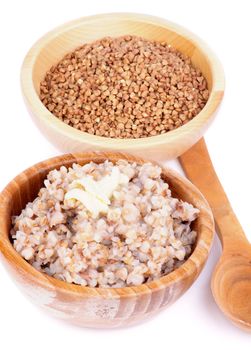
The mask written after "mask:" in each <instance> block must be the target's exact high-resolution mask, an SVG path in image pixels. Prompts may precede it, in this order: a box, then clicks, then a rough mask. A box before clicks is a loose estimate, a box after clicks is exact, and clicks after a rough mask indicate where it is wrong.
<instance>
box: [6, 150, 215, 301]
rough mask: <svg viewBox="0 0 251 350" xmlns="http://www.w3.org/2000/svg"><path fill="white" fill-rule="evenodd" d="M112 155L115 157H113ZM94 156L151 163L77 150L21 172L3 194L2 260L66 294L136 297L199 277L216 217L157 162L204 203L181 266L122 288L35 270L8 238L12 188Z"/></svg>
mask: <svg viewBox="0 0 251 350" xmlns="http://www.w3.org/2000/svg"><path fill="white" fill-rule="evenodd" d="M113 156H114V157H116V158H112V157H113ZM92 159H93V161H94V162H95V161H100V160H101V159H102V160H104V159H108V160H109V159H111V161H115V160H116V159H127V160H128V161H129V162H133V161H135V162H139V163H140V162H141V163H142V162H143V163H147V162H149V160H147V159H144V158H141V157H136V156H132V155H131V154H126V153H121V152H99V151H96V152H78V153H68V154H64V155H60V156H56V157H53V158H49V159H47V160H45V161H42V162H39V163H36V164H35V165H33V166H31V167H29V168H27V169H26V170H24V171H22V172H21V173H19V175H17V176H16V177H15V178H14V179H13V180H11V181H10V182H9V183H8V184H7V186H6V187H5V188H4V189H3V191H2V192H1V193H0V257H1V254H2V256H3V258H4V259H3V262H7V265H8V264H9V265H11V266H12V267H14V268H15V270H16V271H17V272H18V273H19V274H20V273H21V274H23V275H26V276H29V278H30V280H32V283H33V284H35V285H39V286H41V287H44V288H46V289H48V290H51V289H53V290H61V291H63V292H64V293H75V294H78V295H80V296H81V297H83V296H85V297H100V296H102V297H105V298H109V299H117V298H126V297H135V296H136V295H144V294H149V293H151V292H156V291H159V290H161V289H164V288H166V287H170V286H171V285H174V284H176V283H179V282H180V281H181V280H185V279H187V278H189V277H191V276H195V278H197V276H198V275H199V272H200V270H201V268H202V267H203V266H204V264H205V262H206V260H207V258H208V255H209V252H210V249H211V246H212V243H213V237H214V219H213V214H212V211H211V209H210V207H209V205H208V203H207V201H206V199H205V198H204V196H203V195H202V194H201V192H200V191H199V190H198V189H197V188H196V187H195V186H194V185H193V184H192V183H191V182H190V181H189V180H188V179H186V178H185V177H183V176H181V175H180V174H179V173H178V172H176V171H175V170H173V169H170V168H169V167H166V166H163V165H161V164H159V163H157V162H155V161H150V162H151V163H152V164H155V165H158V166H160V167H161V169H162V171H164V172H165V173H166V176H168V174H170V175H171V176H172V177H175V179H176V180H178V182H180V183H182V184H185V186H186V187H187V188H189V190H190V191H193V193H195V194H196V196H197V197H198V198H199V201H200V202H201V204H200V208H199V209H201V210H203V217H202V221H201V223H200V237H199V239H198V240H197V242H196V245H195V247H194V250H193V252H192V254H191V255H190V256H189V258H188V259H187V260H186V261H185V262H184V263H183V264H182V265H181V266H180V267H178V268H177V269H175V270H174V271H172V272H171V273H169V274H167V275H165V276H163V277H161V278H159V279H156V280H153V281H151V282H148V283H144V284H141V285H139V286H127V287H122V288H102V287H86V286H81V285H76V284H73V283H68V282H65V281H61V280H58V279H56V278H54V277H51V276H49V275H47V274H46V273H44V272H40V271H38V270H36V269H35V268H34V267H33V266H32V265H31V264H30V263H29V262H27V261H26V260H25V259H24V258H23V257H22V256H21V255H20V254H19V253H18V252H17V251H16V250H15V249H14V247H13V245H12V243H11V241H10V239H9V230H8V229H7V227H8V223H9V222H10V221H11V218H10V217H9V216H8V208H9V206H10V203H11V200H12V192H13V187H14V188H17V187H19V185H20V184H22V183H24V182H27V179H28V178H29V176H30V175H31V174H34V173H35V174H36V175H37V174H38V175H39V176H40V175H41V173H42V171H45V172H46V173H48V172H49V171H50V170H52V169H55V168H57V169H58V168H59V167H60V166H62V165H65V166H66V167H69V166H71V164H72V163H74V162H78V161H84V160H87V162H88V161H89V162H90V161H91V160H92ZM102 160H101V161H102ZM83 163H84V162H83ZM43 179H44V177H43ZM41 181H42V179H41ZM200 215H201V214H200ZM6 235H8V238H6Z"/></svg>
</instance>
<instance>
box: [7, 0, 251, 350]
mask: <svg viewBox="0 0 251 350" xmlns="http://www.w3.org/2000/svg"><path fill="white" fill-rule="evenodd" d="M248 5H250V1H248V0H247V1H243V0H239V1H219V0H217V1H213V0H210V1H202V0H198V1H196V0H188V1H186V0H184V1H181V0H172V1H170V0H165V1H164V0H163V1H161V0H153V1H147V0H143V1H141V0H138V1H137V0H133V1H130V0H127V1H119V0H114V1H112V0H106V1H101V0H100V1H98V0H90V1H84V0H79V1H75V0H66V1H65V0H60V1H56V0H42V1H25V0H23V1H12V0H9V1H1V4H0V32H1V42H0V43H1V46H0V50H1V52H0V98H1V136H0V152H1V173H0V174H1V175H0V189H2V188H3V187H4V186H5V185H6V184H7V183H8V182H9V181H10V180H11V179H12V178H13V177H14V176H15V175H17V174H18V173H19V172H20V171H22V170H23V169H24V168H26V167H28V166H30V165H32V164H33V163H35V162H38V161H40V160H43V159H46V158H48V157H51V156H55V155H57V154H59V151H58V150H56V149H55V148H54V147H53V146H52V145H50V144H49V143H48V142H47V141H46V140H45V139H44V138H43V137H42V135H40V133H39V131H38V130H37V129H36V127H35V126H34V125H33V123H32V121H31V120H30V117H29V115H28V113H27V111H26V108H25V106H24V104H23V100H22V96H21V93H20V85H19V72H20V65H21V63H22V60H23V57H24V55H25V54H26V52H27V50H28V49H29V48H30V46H31V45H32V44H33V43H34V41H36V40H37V39H38V38H39V37H40V36H41V35H43V34H44V33H45V32H47V31H49V30H50V29H52V28H53V27H55V26H57V25H60V24H62V23H63V22H65V21H68V20H72V19H75V18H78V17H80V16H85V15H92V14H97V13H104V12H119V11H121V12H122V11H126V12H139V13H140V12H142V13H146V14H151V15H156V16H162V17H165V18H167V19H169V20H171V21H173V22H177V23H179V24H181V25H183V26H185V27H187V28H188V29H190V30H192V31H193V32H195V33H196V34H198V35H199V36H200V37H201V38H203V39H204V40H205V41H206V42H207V43H208V44H209V45H210V46H211V48H212V49H213V50H214V51H215V52H216V53H217V55H218V57H219V59H220V60H221V61H222V63H223V66H224V70H225V74H226V93H225V98H224V102H223V104H222V107H221V109H220V112H219V113H218V116H217V118H216V120H215V122H214V123H213V125H212V126H211V128H210V130H209V131H208V132H207V134H206V141H207V143H208V148H209V151H210V154H211V157H212V159H213V162H214V165H215V167H216V169H217V172H218V175H219V177H220V179H221V181H222V183H223V185H224V187H225V190H226V192H227V193H228V196H229V198H230V200H231V203H232V206H233V208H234V210H235V212H236V214H237V216H238V217H239V219H240V222H241V223H242V225H243V228H244V230H245V232H246V233H247V236H248V237H249V240H250V241H251V229H250V201H249V198H250V196H251V185H250V179H251V170H250V164H249V163H250V150H251V134H250V131H251V130H250V129H251V122H250V119H251V108H250V105H251V84H250V82H251V49H250V46H251V19H250V14H251V11H250V9H249V6H248ZM169 164H170V166H173V167H175V168H178V167H177V162H176V161H172V162H170V163H169ZM219 255H220V245H219V243H218V240H216V241H215V243H214V247H213V249H212V253H211V255H210V258H209V261H208V263H207V265H206V267H205V269H204V270H203V272H202V274H201V275H200V277H199V279H198V280H197V282H196V283H194V285H193V286H192V287H191V289H190V290H189V291H188V292H187V293H186V294H185V295H184V296H183V297H182V298H181V299H179V300H178V301H177V302H176V303H175V304H174V305H173V306H172V307H170V308H169V309H167V310H165V311H164V312H162V313H161V314H159V315H158V316H156V317H155V318H154V319H152V320H150V321H148V322H147V323H144V324H141V325H139V326H136V327H132V328H128V329H120V330H112V331H104V330H102V331H95V330H89V329H80V328H76V327H72V326H69V325H67V324H64V323H63V322H61V321H58V320H56V319H53V318H50V317H48V316H47V315H45V314H43V313H42V312H41V311H40V310H38V309H37V308H36V307H34V306H33V305H31V304H30V303H29V302H28V301H27V300H26V299H25V298H24V297H23V296H22V295H21V294H20V292H19V291H18V290H17V289H16V287H15V285H14V284H13V282H12V280H11V279H10V278H9V276H8V274H7V273H6V271H5V270H4V269H3V267H2V265H0V281H1V282H0V283H1V284H0V286H1V288H0V330H1V331H0V333H1V335H0V348H1V349H10V350H12V349H14V348H19V349H27V350H30V349H38V350H39V349H46V348H48V349H53V348H56V349H62V350H64V349H68V348H71V349H74V348H83V349H84V348H85V349H86V348H90V349H94V350H96V349H99V348H102V349H110V350H113V349H119V350H123V349H129V348H132V349H137V348H138V349H150V348H157V347H158V346H159V347H161V348H167V349H168V348H169V349H170V348H172V349H176V348H177V349H183V348H188V349H189V348H193V349H194V350H196V349H201V348H202V349H211V348H215V349H216V348H218V347H220V346H221V348H222V349H223V350H224V349H228V350H231V349H237V347H242V349H250V348H251V337H250V335H249V334H247V333H245V332H243V331H241V330H239V329H237V328H235V327H234V326H233V325H232V324H231V323H230V322H229V321H228V320H227V319H225V318H224V317H223V315H222V314H221V312H220V311H219V310H218V308H217V306H216V305H215V303H214V300H213V298H212V295H211V292H210V277H211V273H212V271H213V268H214V266H215V263H216V261H217V259H218V258H219ZM250 297H251V296H250ZM158 344H159V345H158Z"/></svg>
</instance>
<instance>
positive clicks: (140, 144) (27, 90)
mask: <svg viewBox="0 0 251 350" xmlns="http://www.w3.org/2000/svg"><path fill="white" fill-rule="evenodd" d="M125 34H130V35H139V36H142V37H144V38H146V39H150V40H151V39H154V40H159V41H167V42H168V43H170V44H171V45H172V46H173V47H175V48H176V49H178V50H180V51H181V52H182V53H184V54H186V55H188V56H189V57H190V58H191V60H192V62H193V64H194V65H195V66H196V67H198V68H199V69H200V70H201V71H202V73H203V74H204V76H205V78H206V79H207V82H208V85H209V90H210V97H209V100H208V102H207V104H206V106H205V107H204V108H203V110H202V111H201V112H200V113H199V114H198V115H197V116H196V117H195V118H194V119H192V120H191V121H190V122H189V123H187V124H185V125H183V126H182V127H179V128H178V129H176V130H172V131H170V132H168V133H166V134H163V135H158V136H153V137H148V138H141V139H129V140H126V139H112V138H105V137H100V136H95V135H90V134H88V133H85V132H82V131H80V130H77V129H74V128H73V127H70V126H68V125H66V124H65V123H63V122H62V121H60V120H59V119H58V118H56V117H54V116H53V114H52V113H50V112H49V110H47V108H46V107H45V106H44V105H43V104H42V102H41V101H40V99H39V95H38V94H39V85H40V82H41V80H42V79H43V78H44V76H45V73H46V72H47V71H48V70H49V68H50V67H51V66H52V65H53V64H55V63H57V62H58V61H59V60H60V59H61V58H62V57H63V56H64V55H65V54H66V53H68V52H70V51H72V50H73V49H75V48H76V47H78V46H80V45H83V44H84V43H86V42H91V41H93V40H96V39H100V38H102V37H104V36H120V35H125ZM21 85H22V91H23V95H24V99H25V101H26V105H27V108H28V110H29V111H30V113H31V116H32V118H33V120H34V122H35V123H36V124H37V126H38V127H39V129H40V130H41V131H42V133H43V134H44V135H45V136H46V137H47V138H48V140H49V141H50V142H52V143H53V144H54V145H56V146H57V147H58V148H59V149H61V150H63V151H66V152H76V151H86V150H114V151H122V152H129V153H132V154H135V155H139V156H144V157H148V158H152V159H156V160H167V159H171V158H175V157H177V156H179V155H180V154H182V153H183V152H184V151H186V150H187V149H188V148H190V147H191V146H192V145H193V144H194V143H196V142H197V141H198V140H199V139H200V138H201V136H202V135H203V133H204V132H205V130H206V129H207V127H208V126H209V124H210V122H211V121H212V119H213V117H214V115H215V111H216V109H217V107H218V106H219V104H220V101H221V99H222V96H223V91H224V74H223V70H222V67H221V65H220V63H219V61H218V59H217V58H216V57H215V55H214V54H213V53H212V51H211V50H210V49H209V48H208V47H207V45H206V44H205V43H204V42H203V41H201V40H200V39H199V38H198V37H197V36H195V35H194V34H192V33H191V32H189V31H188V30H186V29H184V28H182V27H180V26H178V25H176V24H174V23H171V22H168V21H166V20H164V19H161V18H156V17H152V16H147V15H140V14H128V13H115V14H104V15H98V16H92V17H83V18H80V19H78V20H76V21H72V22H70V23H67V24H65V25H63V26H61V27H58V28H56V29H54V30H53V31H51V32H49V33H48V34H46V35H45V36H44V37H43V38H41V39H40V40H39V41H37V42H36V43H35V45H34V46H33V47H32V48H31V49H30V51H29V52H28V54H27V56H26V58H25V60H24V63H23V66H22V70H21Z"/></svg>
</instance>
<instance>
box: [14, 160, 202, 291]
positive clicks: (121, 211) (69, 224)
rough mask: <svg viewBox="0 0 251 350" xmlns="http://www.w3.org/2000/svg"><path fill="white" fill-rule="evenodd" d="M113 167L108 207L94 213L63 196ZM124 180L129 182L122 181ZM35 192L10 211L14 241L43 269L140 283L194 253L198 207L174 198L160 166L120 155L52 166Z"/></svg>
mask: <svg viewBox="0 0 251 350" xmlns="http://www.w3.org/2000/svg"><path fill="white" fill-rule="evenodd" d="M114 168H117V170H118V171H119V173H120V175H121V179H123V181H120V182H119V183H118V186H117V188H116V189H115V190H114V191H113V193H112V194H111V195H110V203H109V206H108V209H107V211H106V212H104V213H100V214H99V216H98V217H94V216H93V215H92V214H93V213H92V212H91V211H89V210H88V209H87V208H86V207H85V206H84V205H83V204H82V203H81V202H80V201H78V200H73V199H66V198H67V197H66V194H67V193H69V191H71V190H72V187H73V186H74V183H75V184H76V181H78V180H79V179H85V180H86V178H88V179H89V180H90V179H92V180H93V181H96V183H97V186H98V185H99V183H100V182H99V181H101V180H102V179H103V178H104V177H105V176H107V175H109V174H111V173H112V171H113V169H114ZM126 179H127V181H125V180H126ZM44 185H45V186H44V187H43V188H41V190H40V191H39V194H38V197H37V198H35V200H34V201H33V202H32V203H28V204H27V206H26V207H25V209H23V210H22V212H21V214H20V215H19V216H16V217H13V228H12V230H11V236H12V238H13V244H14V248H15V249H16V250H17V252H19V253H20V254H21V256H22V257H24V258H25V259H26V260H27V261H28V262H29V263H30V264H32V265H33V267H35V268H36V269H38V270H39V271H41V272H45V273H47V274H49V275H51V276H53V277H55V278H57V279H60V280H63V281H66V282H69V283H75V284H80V285H83V286H90V287H113V288H117V287H125V286H131V285H140V284H142V283H145V282H149V281H152V280H154V279H157V278H160V277H161V276H163V275H165V274H168V273H169V272H171V271H173V270H174V269H175V268H177V267H178V266H180V265H181V264H182V263H183V262H184V261H185V260H186V259H187V258H188V257H189V255H190V254H191V250H192V245H193V244H194V242H195V239H196V232H195V231H193V230H192V228H191V223H192V222H193V221H194V220H195V219H196V218H197V216H198V212H199V211H198V209H196V208H194V207H193V206H192V205H191V204H188V203H186V202H182V201H181V200H179V199H177V198H173V197H172V195H171V191H170V189H169V186H168V184H167V183H166V182H164V181H163V180H162V178H161V168H160V167H158V166H155V165H152V164H151V163H146V164H143V165H138V164H136V163H128V162H127V161H124V160H119V161H118V162H117V163H116V164H115V165H113V164H112V163H111V162H109V161H106V162H104V163H102V164H95V163H89V164H86V165H84V166H80V165H78V164H74V165H73V167H72V168H68V169H67V168H65V167H61V168H60V170H53V171H51V172H50V173H49V174H48V176H47V179H46V180H45V181H44Z"/></svg>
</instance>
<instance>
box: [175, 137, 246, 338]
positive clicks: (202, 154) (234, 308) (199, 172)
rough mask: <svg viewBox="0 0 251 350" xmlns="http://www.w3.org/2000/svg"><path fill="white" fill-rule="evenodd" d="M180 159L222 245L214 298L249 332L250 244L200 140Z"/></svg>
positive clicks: (214, 283) (202, 141)
mask: <svg viewBox="0 0 251 350" xmlns="http://www.w3.org/2000/svg"><path fill="white" fill-rule="evenodd" d="M180 162H181V165H182V167H183V169H184V171H185V173H186V175H187V176H188V178H189V179H190V180H191V181H192V182H193V183H194V184H195V185H196V186H197V187H198V189H199V190H200V191H201V192H202V194H204V196H205V197H206V199H207V200H208V202H209V205H210V206H211V208H212V211H213V214H214V218H215V222H216V226H217V229H218V234H219V237H220V240H221V243H222V246H223V252H222V256H221V258H220V260H219V262H218V264H217V266H216V268H215V271H214V274H213V276H212V281H211V287H212V292H213V295H214V298H215V300H216V302H217V304H218V306H219V307H220V309H221V310H222V311H223V312H224V313H225V315H226V316H227V317H229V318H230V319H231V320H232V321H233V322H234V323H235V324H236V325H237V326H239V327H241V328H244V329H246V330H249V331H251V245H250V244H249V242H248V240H247V238H246V236H245V233H244V232H243V229H242V227H241V225H240V223H239V221H238V219H237V217H236V215H235V214H234V212H233V209H232V208H231V205H230V203H229V200H228V198H227V196H226V194H225V192H224V190H223V187H222V185H221V183H220V181H219V179H218V177H217V174H216V172H215V170H214V168H213V164H212V162H211V160H210V156H209V154H208V151H207V147H206V144H205V141H204V139H202V140H200V141H199V142H198V143H197V144H196V145H194V146H193V147H192V148H191V149H190V150H189V151H187V152H186V153H185V154H183V155H182V156H180Z"/></svg>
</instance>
